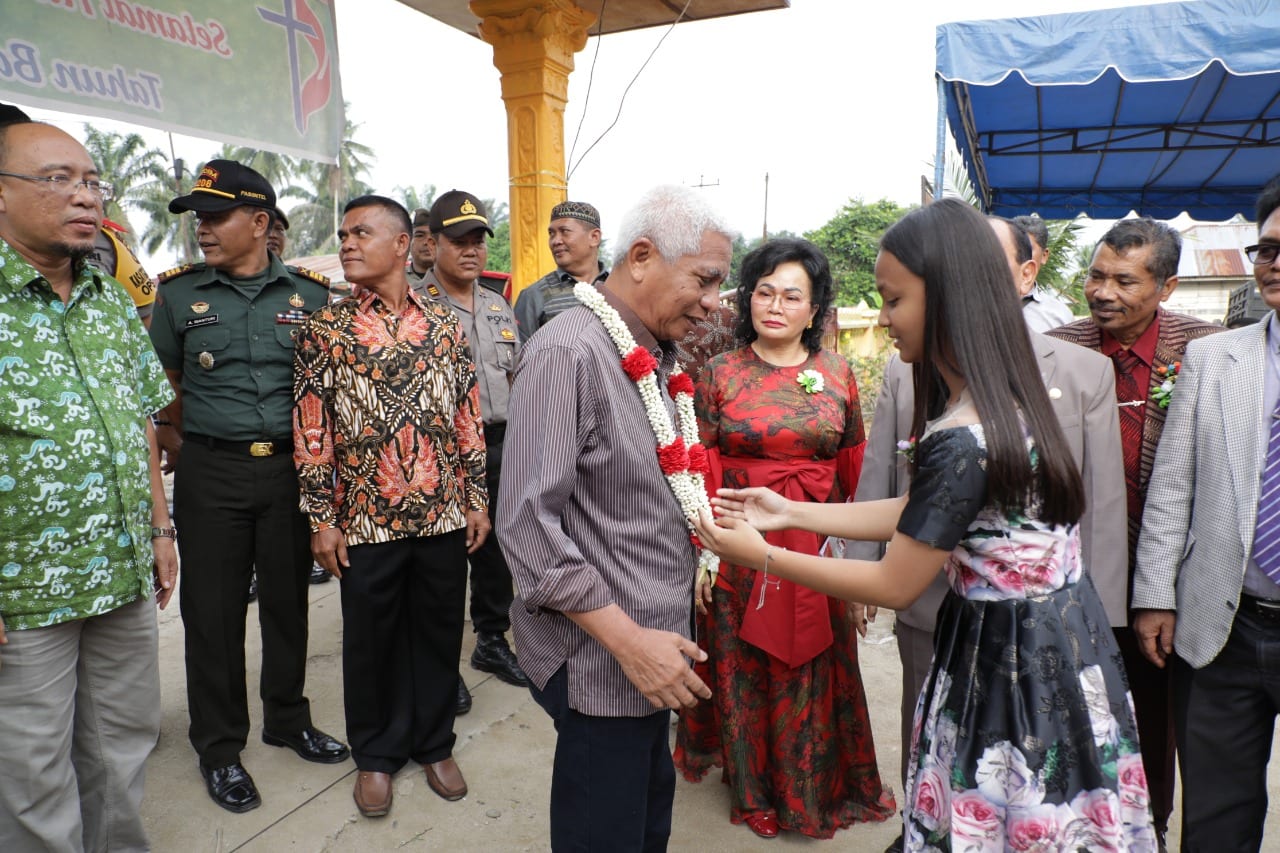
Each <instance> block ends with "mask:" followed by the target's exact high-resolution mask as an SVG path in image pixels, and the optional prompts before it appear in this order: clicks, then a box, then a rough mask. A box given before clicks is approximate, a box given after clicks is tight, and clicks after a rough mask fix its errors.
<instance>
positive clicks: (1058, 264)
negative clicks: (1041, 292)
mask: <svg viewBox="0 0 1280 853" xmlns="http://www.w3.org/2000/svg"><path fill="white" fill-rule="evenodd" d="M1045 225H1047V226H1048V228H1049V245H1048V246H1046V247H1045V249H1046V250H1047V251H1048V252H1049V258H1048V260H1046V261H1045V263H1044V266H1042V267H1040V274H1039V275H1038V276H1037V277H1036V281H1037V282H1039V284H1040V286H1041V287H1046V288H1048V289H1049V290H1053V291H1056V292H1058V293H1060V294H1061V295H1062V296H1063V297H1065V298H1066V299H1067V300H1068V301H1074V302H1075V303H1076V304H1082V301H1083V297H1081V298H1080V299H1077V298H1076V296H1077V294H1073V293H1072V291H1071V288H1072V285H1073V284H1074V282H1073V280H1072V278H1071V276H1070V272H1071V271H1072V270H1073V268H1076V267H1077V266H1078V263H1079V258H1078V255H1079V249H1078V247H1077V245H1076V236H1077V235H1078V234H1079V233H1080V231H1081V229H1083V228H1084V223H1083V222H1082V221H1081V220H1079V219H1053V220H1049V221H1047V222H1045ZM1088 252H1089V256H1088V258H1086V260H1085V262H1084V269H1085V270H1088V268H1089V261H1090V260H1092V256H1093V247H1092V246H1090V247H1088Z"/></svg>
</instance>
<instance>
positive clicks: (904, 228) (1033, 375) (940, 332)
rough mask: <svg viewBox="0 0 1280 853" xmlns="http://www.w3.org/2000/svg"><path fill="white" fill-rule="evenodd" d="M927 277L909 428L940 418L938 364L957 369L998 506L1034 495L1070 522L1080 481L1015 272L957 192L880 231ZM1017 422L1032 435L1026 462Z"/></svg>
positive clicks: (890, 248) (1046, 514) (1080, 502)
mask: <svg viewBox="0 0 1280 853" xmlns="http://www.w3.org/2000/svg"><path fill="white" fill-rule="evenodd" d="M880 251H882V252H888V253H889V254H891V255H893V256H894V257H895V258H897V259H898V260H899V261H901V262H902V265H903V266H905V267H906V268H907V269H908V270H910V271H911V272H912V273H913V274H914V275H917V276H919V277H920V278H922V279H924V292H925V311H924V317H925V320H924V341H923V346H924V353H923V357H922V358H921V360H920V363H918V364H916V365H915V366H914V374H915V392H916V403H915V415H914V419H913V421H912V434H913V435H921V434H922V433H923V432H924V427H925V421H926V420H928V419H929V418H932V417H937V416H938V414H940V413H941V411H942V409H943V406H944V405H945V403H946V400H947V388H946V385H945V383H944V382H943V379H942V374H941V373H940V372H939V370H938V367H937V365H938V364H945V365H946V366H947V368H948V369H949V370H950V371H952V372H954V373H957V374H959V375H960V376H963V377H964V379H965V382H966V383H967V384H968V387H969V392H970V394H971V395H972V397H973V402H974V405H975V406H976V407H977V410H978V418H979V419H980V420H981V421H982V427H983V433H984V435H985V438H986V445H987V490H988V494H989V495H990V497H991V499H992V500H993V501H994V502H995V503H996V504H997V505H998V506H1000V507H1002V508H1004V509H1007V510H1008V509H1018V508H1021V507H1023V506H1025V505H1026V504H1027V502H1028V501H1029V500H1034V499H1037V498H1038V499H1039V501H1040V506H1041V509H1040V518H1041V519H1042V520H1044V521H1046V522H1048V523H1050V524H1074V523H1075V522H1077V521H1079V520H1080V516H1081V514H1082V513H1083V512H1084V503H1085V498H1084V486H1083V485H1082V484H1081V481H1080V472H1079V471H1078V470H1077V469H1076V465H1075V461H1074V460H1073V458H1072V455H1071V449H1070V448H1069V447H1068V445H1067V441H1066V438H1065V436H1064V435H1063V434H1062V427H1061V426H1060V425H1059V424H1058V419H1057V417H1056V415H1055V414H1054V412H1053V409H1052V407H1051V406H1050V403H1049V395H1048V393H1047V392H1046V391H1045V387H1044V382H1043V380H1042V379H1041V378H1040V372H1039V370H1038V369H1037V361H1038V359H1037V358H1036V355H1035V352H1034V351H1033V350H1032V348H1031V340H1030V338H1029V337H1028V331H1027V326H1026V322H1025V321H1024V320H1023V318H1022V311H1021V307H1020V306H1019V304H1018V299H1017V291H1016V290H1015V288H1014V284H1013V276H1012V273H1011V272H1010V271H1009V266H1008V264H1007V263H1006V261H1005V255H1004V250H1003V249H1001V247H1000V243H999V240H998V239H997V238H996V235H995V232H994V231H993V230H992V229H991V226H990V224H988V222H987V220H986V218H985V217H984V216H983V215H982V214H980V213H978V211H976V210H974V209H973V208H972V207H970V206H969V205H967V204H965V203H963V202H961V201H958V200H956V199H942V200H941V201H937V202H934V203H933V204H931V205H929V206H927V207H922V208H919V209H917V210H913V211H912V212H910V213H908V214H907V215H906V216H904V217H903V218H902V219H900V220H899V221H898V222H897V223H896V224H894V225H893V226H892V227H891V228H890V229H889V230H888V231H886V232H885V234H884V236H883V237H882V238H881V239H880ZM1023 423H1025V424H1026V427H1027V429H1028V430H1029V431H1030V432H1031V436H1032V438H1033V439H1034V440H1035V446H1036V449H1037V455H1038V457H1039V463H1038V464H1037V465H1036V466H1034V467H1033V466H1032V464H1031V459H1030V458H1029V456H1028V453H1027V449H1026V442H1025V439H1024V437H1023V426H1022V425H1023Z"/></svg>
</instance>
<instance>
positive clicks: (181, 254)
mask: <svg viewBox="0 0 1280 853" xmlns="http://www.w3.org/2000/svg"><path fill="white" fill-rule="evenodd" d="M202 167H203V164H200V163H198V164H196V167H195V169H193V170H192V171H191V172H190V173H189V174H195V175H198V174H200V169H201V168H202ZM187 189H188V188H187V186H186V185H185V184H184V179H182V178H179V177H178V176H177V175H176V174H174V172H173V171H172V170H171V169H170V167H169V163H168V162H167V160H166V159H165V158H164V157H163V155H161V162H159V163H157V164H156V165H155V166H154V168H153V169H152V172H151V175H150V178H149V180H147V181H146V182H145V183H143V184H141V185H139V187H138V190H137V192H136V193H135V195H134V199H133V204H134V206H135V207H137V208H138V209H139V210H141V211H142V212H143V213H145V214H147V217H148V222H147V227H146V228H145V229H143V232H142V234H141V235H139V239H140V241H141V245H142V248H143V250H144V251H145V252H147V254H151V255H154V254H156V253H157V252H160V251H161V250H163V249H173V250H174V251H175V252H177V254H178V262H179V263H192V262H194V261H198V260H200V247H199V245H198V244H197V243H196V232H195V221H194V220H195V217H193V216H190V215H188V214H182V213H170V212H169V202H170V201H172V200H173V199H174V198H176V197H177V196H180V195H183V194H185V193H186V191H187Z"/></svg>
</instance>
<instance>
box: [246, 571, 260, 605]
mask: <svg viewBox="0 0 1280 853" xmlns="http://www.w3.org/2000/svg"><path fill="white" fill-rule="evenodd" d="M245 600H246V601H248V602H249V603H250V604H253V603H254V602H255V601H257V600H258V573H257V572H254V573H253V574H251V575H249V593H248V595H246V596H245Z"/></svg>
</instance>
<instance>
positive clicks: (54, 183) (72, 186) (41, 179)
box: [0, 171, 112, 201]
mask: <svg viewBox="0 0 1280 853" xmlns="http://www.w3.org/2000/svg"><path fill="white" fill-rule="evenodd" d="M0 175H4V176H5V177H7V178H18V179H19V180H23V181H34V182H36V183H40V184H48V185H49V186H50V188H52V189H53V191H54V192H56V193H57V194H58V195H64V196H68V197H69V196H73V195H75V194H76V193H78V192H80V188H81V187H84V188H85V189H87V190H88V191H89V192H91V193H93V194H94V195H96V196H97V197H98V198H100V199H102V200H103V201H111V198H112V189H111V184H109V183H107V182H106V181H99V180H96V179H92V178H91V179H89V180H84V181H73V180H71V178H69V177H67V176H66V175H19V174H18V173H17V172H4V171H0Z"/></svg>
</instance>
